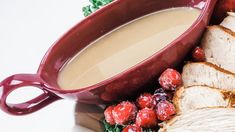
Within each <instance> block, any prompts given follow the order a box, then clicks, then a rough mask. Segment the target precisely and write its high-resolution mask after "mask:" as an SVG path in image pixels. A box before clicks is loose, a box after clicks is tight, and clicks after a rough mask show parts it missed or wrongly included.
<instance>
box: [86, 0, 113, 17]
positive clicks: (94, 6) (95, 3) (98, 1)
mask: <svg viewBox="0 0 235 132" xmlns="http://www.w3.org/2000/svg"><path fill="white" fill-rule="evenodd" d="M89 1H90V3H91V4H90V5H87V6H85V7H83V8H82V11H83V15H84V16H89V15H90V14H91V13H93V12H95V11H96V10H98V9H100V8H101V7H102V6H105V5H107V4H109V3H111V2H112V1H113V0H89Z"/></svg>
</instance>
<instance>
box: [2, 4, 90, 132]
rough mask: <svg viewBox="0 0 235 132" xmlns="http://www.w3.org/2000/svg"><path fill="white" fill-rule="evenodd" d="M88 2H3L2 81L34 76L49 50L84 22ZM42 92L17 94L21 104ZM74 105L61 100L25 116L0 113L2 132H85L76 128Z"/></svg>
mask: <svg viewBox="0 0 235 132" xmlns="http://www.w3.org/2000/svg"><path fill="white" fill-rule="evenodd" d="M87 4H88V0H0V81H1V80H3V79H4V78H6V77H8V76H9V75H12V74H16V73H35V72H36V71H37V68H38V65H39V63H40V61H41V59H42V57H43V55H44V54H45V53H46V51H47V50H48V48H49V47H50V46H51V44H53V42H55V41H56V40H57V39H58V38H59V37H60V36H61V35H63V34H64V33H65V32H66V31H67V30H68V29H70V28H71V27H72V26H73V25H75V24H76V23H77V22H79V21H80V20H82V19H83V18H84V17H83V15H82V11H81V9H82V6H84V5H87ZM35 93H37V94H38V93H40V91H38V90H36V91H35V89H33V88H32V87H30V88H26V89H25V90H20V91H17V92H14V93H13V95H12V96H11V98H10V101H11V102H22V101H24V100H25V99H28V98H29V97H34V96H35ZM74 107H75V102H73V101H71V100H69V101H68V100H62V101H58V102H55V103H53V104H51V105H49V106H47V107H46V108H44V109H42V110H40V111H38V112H35V113H33V114H30V115H26V116H11V115H8V114H6V113H4V112H2V111H0V131H1V132H16V131H18V132H82V131H83V132H85V131H87V130H84V129H81V128H80V127H78V126H75V123H74Z"/></svg>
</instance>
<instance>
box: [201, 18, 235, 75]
mask: <svg viewBox="0 0 235 132" xmlns="http://www.w3.org/2000/svg"><path fill="white" fill-rule="evenodd" d="M234 19H235V18H234ZM201 47H202V49H203V50H204V52H205V55H206V61H207V62H211V63H213V64H215V65H217V66H219V67H221V68H223V69H226V70H229V71H231V72H233V73H235V32H233V31H231V30H230V29H227V28H225V27H222V26H210V27H208V28H207V30H206V32H205V34H204V36H203V39H202V41H201Z"/></svg>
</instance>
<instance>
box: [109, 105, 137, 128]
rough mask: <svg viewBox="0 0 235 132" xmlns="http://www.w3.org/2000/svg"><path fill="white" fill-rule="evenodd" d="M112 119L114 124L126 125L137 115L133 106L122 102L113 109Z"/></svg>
mask: <svg viewBox="0 0 235 132" xmlns="http://www.w3.org/2000/svg"><path fill="white" fill-rule="evenodd" d="M112 113H113V119H114V121H115V123H116V124H119V125H127V124H128V123H130V122H131V121H134V119H135V117H136V113H137V108H136V106H135V104H133V103H131V102H128V101H123V102H121V103H120V104H118V105H117V106H115V107H114V108H113V111H112Z"/></svg>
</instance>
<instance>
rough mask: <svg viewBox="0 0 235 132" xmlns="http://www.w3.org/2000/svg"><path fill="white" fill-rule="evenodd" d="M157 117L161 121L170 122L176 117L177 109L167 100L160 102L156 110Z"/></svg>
mask: <svg viewBox="0 0 235 132" xmlns="http://www.w3.org/2000/svg"><path fill="white" fill-rule="evenodd" d="M156 113H157V117H158V119H159V120H161V121H165V120H169V119H171V118H172V117H173V115H175V113H176V111H175V107H174V105H173V104H172V103H170V102H169V101H167V100H164V101H160V102H159V103H158V104H157V109H156Z"/></svg>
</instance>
